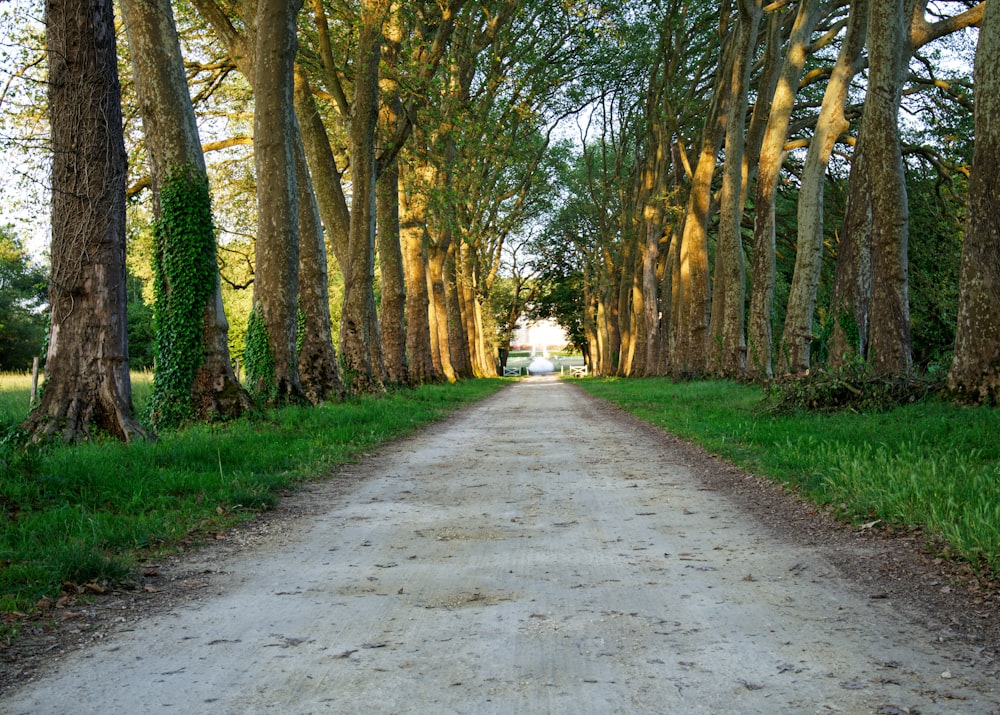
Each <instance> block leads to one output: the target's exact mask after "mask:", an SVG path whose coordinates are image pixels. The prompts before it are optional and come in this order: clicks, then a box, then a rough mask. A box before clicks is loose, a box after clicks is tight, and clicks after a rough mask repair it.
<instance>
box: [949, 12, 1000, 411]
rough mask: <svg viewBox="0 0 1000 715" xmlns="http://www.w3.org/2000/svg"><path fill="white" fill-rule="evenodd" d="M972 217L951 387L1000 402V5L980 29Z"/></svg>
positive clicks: (972, 397) (971, 179) (968, 397)
mask: <svg viewBox="0 0 1000 715" xmlns="http://www.w3.org/2000/svg"><path fill="white" fill-rule="evenodd" d="M975 87H976V105H975V137H976V146H975V150H974V154H973V157H972V174H971V176H970V177H969V215H968V220H967V225H966V230H965V242H964V244H963V246H962V270H961V278H960V282H959V296H958V328H957V330H956V333H955V357H954V360H953V361H952V364H951V370H950V372H949V374H948V388H949V389H950V390H951V391H952V392H953V393H954V394H956V395H957V396H958V397H959V398H960V399H962V400H967V401H970V402H981V403H983V404H988V405H994V406H996V405H1000V9H998V8H997V6H996V4H994V3H990V4H989V5H988V7H987V9H986V13H985V17H984V18H983V23H982V27H981V28H980V30H979V45H978V47H977V48H976V67H975Z"/></svg>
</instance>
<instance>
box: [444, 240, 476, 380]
mask: <svg viewBox="0 0 1000 715" xmlns="http://www.w3.org/2000/svg"><path fill="white" fill-rule="evenodd" d="M458 278H459V276H458V246H456V245H455V240H454V239H452V240H451V241H450V242H449V243H448V251H447V253H446V254H445V260H444V299H445V310H446V311H447V318H446V321H445V322H446V324H447V329H446V333H447V335H448V355H449V356H450V357H451V366H452V368H453V369H454V371H455V377H457V378H466V377H472V365H471V362H470V359H469V344H468V342H466V339H465V325H464V321H463V320H462V307H461V306H462V304H461V299H460V298H459V285H458Z"/></svg>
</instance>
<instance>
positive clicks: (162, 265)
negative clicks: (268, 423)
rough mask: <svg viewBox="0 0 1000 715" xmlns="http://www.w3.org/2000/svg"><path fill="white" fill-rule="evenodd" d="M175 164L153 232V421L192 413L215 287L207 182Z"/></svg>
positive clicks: (171, 422)
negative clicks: (206, 320) (208, 306)
mask: <svg viewBox="0 0 1000 715" xmlns="http://www.w3.org/2000/svg"><path fill="white" fill-rule="evenodd" d="M196 177H197V173H196V172H194V171H190V170H188V168H186V167H185V168H180V169H176V170H174V171H173V172H172V174H171V175H170V176H169V177H168V178H167V180H166V181H164V182H163V185H162V187H161V189H160V217H159V219H158V220H157V221H156V223H155V226H154V230H153V235H154V240H155V244H156V249H155V256H154V272H155V276H154V281H155V282H154V294H155V297H156V314H155V324H156V377H155V382H154V388H153V397H152V399H151V402H150V417H151V421H152V423H153V424H154V425H157V426H167V427H173V426H176V425H178V424H180V423H183V422H185V421H187V420H189V419H190V418H191V417H192V412H193V407H192V404H191V386H192V384H193V383H194V379H195V375H196V374H197V372H198V369H199V368H200V367H201V365H202V363H203V361H204V350H203V345H202V340H203V326H204V314H205V306H206V304H207V303H208V300H209V298H210V297H211V295H212V293H213V291H214V290H215V285H216V279H215V271H216V270H217V269H216V265H215V261H214V256H215V229H214V227H213V223H212V208H211V199H210V197H209V192H208V183H207V182H205V181H203V180H201V179H199V178H196Z"/></svg>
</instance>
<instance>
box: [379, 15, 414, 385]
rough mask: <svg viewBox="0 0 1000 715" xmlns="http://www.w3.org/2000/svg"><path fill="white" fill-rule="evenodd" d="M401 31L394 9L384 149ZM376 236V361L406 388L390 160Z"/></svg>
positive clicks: (394, 114) (393, 119) (398, 108)
mask: <svg viewBox="0 0 1000 715" xmlns="http://www.w3.org/2000/svg"><path fill="white" fill-rule="evenodd" d="M402 40H403V28H402V24H401V21H400V18H399V12H398V8H395V11H394V12H393V13H392V17H391V18H390V21H389V23H388V26H387V28H386V37H385V47H384V52H383V56H384V60H385V63H386V65H387V67H388V73H387V74H388V75H389V77H386V78H383V79H382V80H381V81H380V88H381V94H382V97H383V99H382V106H381V110H380V112H379V136H380V137H381V143H382V144H383V145H384V144H386V143H387V142H389V141H391V137H393V136H394V135H395V133H396V131H397V129H398V127H399V124H400V121H401V120H402V109H403V106H402V105H403V102H402V100H401V99H400V97H399V88H398V86H397V82H396V80H395V78H394V77H393V75H394V74H395V72H396V71H397V67H398V64H399V61H398V56H399V46H400V43H401V42H402ZM375 202H376V207H377V208H376V213H377V218H376V222H375V224H376V231H375V237H376V240H377V242H378V255H379V269H380V272H381V277H382V300H381V311H380V314H379V324H380V326H381V335H382V357H383V359H384V361H385V370H386V375H387V377H388V380H389V382H391V383H393V384H396V385H406V384H409V382H410V377H409V367H408V365H407V360H406V318H405V316H406V284H405V282H404V277H403V253H402V248H401V246H400V235H399V232H400V226H399V163H398V161H397V159H396V156H395V154H394V155H393V156H392V158H391V159H390V160H389V161H388V162H387V163H386V164H385V166H383V168H382V171H381V173H380V175H379V178H378V182H377V184H376V186H375Z"/></svg>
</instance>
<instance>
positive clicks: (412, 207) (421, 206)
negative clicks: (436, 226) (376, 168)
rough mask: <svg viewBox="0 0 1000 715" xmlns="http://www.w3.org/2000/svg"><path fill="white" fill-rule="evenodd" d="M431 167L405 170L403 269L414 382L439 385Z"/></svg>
mask: <svg viewBox="0 0 1000 715" xmlns="http://www.w3.org/2000/svg"><path fill="white" fill-rule="evenodd" d="M428 173H432V170H430V169H429V168H428V167H426V166H423V167H421V168H417V169H414V170H413V172H412V176H411V177H410V178H406V177H407V174H408V172H406V171H405V168H404V181H403V184H404V186H405V187H406V190H405V191H404V192H403V197H402V207H401V208H402V216H401V220H400V237H401V241H402V244H403V267H404V274H405V277H406V289H407V290H406V349H407V355H408V360H409V370H410V380H411V381H412V382H413V383H414V384H417V385H422V384H424V383H428V382H435V381H437V380H439V379H440V373H439V372H436V371H435V370H434V360H433V358H432V352H431V332H430V318H429V316H428V307H429V305H430V298H429V296H428V292H427V254H426V245H427V196H426V193H425V192H426V190H427V187H428V186H430V183H431V182H430V181H429V180H428V179H427V174H428Z"/></svg>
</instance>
